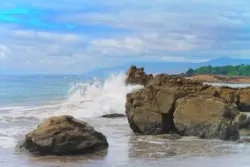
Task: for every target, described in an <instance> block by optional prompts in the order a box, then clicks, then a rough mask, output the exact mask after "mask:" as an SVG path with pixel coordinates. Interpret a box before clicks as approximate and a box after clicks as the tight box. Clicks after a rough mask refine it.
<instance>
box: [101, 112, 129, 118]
mask: <svg viewBox="0 0 250 167" xmlns="http://www.w3.org/2000/svg"><path fill="white" fill-rule="evenodd" d="M101 117H103V118H122V117H126V115H125V114H118V113H115V114H105V115H102V116H101Z"/></svg>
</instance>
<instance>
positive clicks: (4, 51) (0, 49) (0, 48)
mask: <svg viewBox="0 0 250 167" xmlns="http://www.w3.org/2000/svg"><path fill="white" fill-rule="evenodd" d="M9 53H10V51H9V49H8V48H7V47H6V46H4V45H0V60H1V59H4V58H6V57H7V56H8V54H9Z"/></svg>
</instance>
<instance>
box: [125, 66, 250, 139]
mask: <svg viewBox="0 0 250 167" xmlns="http://www.w3.org/2000/svg"><path fill="white" fill-rule="evenodd" d="M138 69H140V68H136V67H133V70H138ZM130 71H131V69H130ZM139 71H143V75H141V76H142V78H141V79H139V78H140V77H137V80H141V81H144V78H145V76H148V75H147V74H145V73H144V70H139ZM129 73H130V72H129ZM134 73H136V72H134ZM131 76H133V75H128V78H127V84H130V82H129V81H131V80H132V79H131ZM138 76H139V75H138ZM132 78H133V77H132ZM143 84H144V88H143V89H140V90H138V91H136V92H132V93H129V94H128V95H127V102H126V115H127V118H128V122H129V124H130V127H131V128H132V130H133V131H134V132H136V133H140V134H162V133H172V132H173V133H179V134H181V135H188V136H189V135H194V136H199V137H202V138H219V139H223V140H235V139H237V138H238V137H239V129H238V128H239V127H238V126H239V123H238V122H236V121H235V117H236V115H238V114H239V110H243V109H244V111H247V110H248V102H249V101H248V97H249V99H250V93H249V94H248V93H247V92H248V90H250V89H249V88H245V89H233V88H229V87H214V86H210V85H204V84H203V83H201V82H198V81H194V80H189V79H186V78H184V77H182V76H178V75H167V74H159V75H155V76H153V77H152V78H151V79H150V80H148V81H147V82H143ZM194 104H195V105H194ZM203 105H204V108H203V107H201V106H203ZM192 107H193V108H192ZM209 107H210V108H209ZM249 109H250V108H249ZM249 111H250V110H249ZM192 112H193V114H194V116H193V117H192V115H190V117H189V116H188V115H189V114H191V113H192ZM208 113H210V114H211V115H209V114H208ZM185 114H187V116H185ZM199 114H200V115H199ZM225 114H229V115H230V117H228V115H225ZM181 115H182V116H181ZM195 115H199V118H200V119H199V118H197V116H195ZM182 117H183V120H181V118H182ZM207 119H208V120H210V121H211V122H209V123H208V122H206V121H203V122H202V121H201V120H207ZM199 121H201V122H199ZM181 122H182V123H181ZM190 122H191V123H190Z"/></svg>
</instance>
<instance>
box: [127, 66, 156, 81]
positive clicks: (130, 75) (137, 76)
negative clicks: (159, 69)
mask: <svg viewBox="0 0 250 167" xmlns="http://www.w3.org/2000/svg"><path fill="white" fill-rule="evenodd" d="M152 78H153V75H147V74H146V73H145V72H144V68H143V67H142V68H137V67H136V66H131V67H130V69H129V70H128V72H127V78H126V81H125V82H126V84H133V85H146V84H147V83H148V82H149V81H150V80H151V79H152Z"/></svg>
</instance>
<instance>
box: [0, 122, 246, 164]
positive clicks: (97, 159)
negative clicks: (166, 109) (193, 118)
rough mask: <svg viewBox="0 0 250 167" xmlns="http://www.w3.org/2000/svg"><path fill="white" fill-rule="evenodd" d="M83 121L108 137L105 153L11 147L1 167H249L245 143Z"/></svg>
mask: <svg viewBox="0 0 250 167" xmlns="http://www.w3.org/2000/svg"><path fill="white" fill-rule="evenodd" d="M85 121H87V122H88V123H90V124H91V125H93V126H94V127H95V128H96V129H97V130H99V131H101V132H102V133H104V134H105V135H106V136H107V138H108V141H109V144H110V146H109V148H108V150H107V151H103V152H101V153H97V154H92V155H85V156H72V157H69V156H66V157H65V156H64V157H53V156H52V157H33V156H31V155H27V154H24V153H18V152H15V149H14V146H13V147H7V148H1V147H0V165H1V166H4V167H17V166H18V167H80V166H84V167H102V166H103V167H113V166H114V167H116V166H117V167H138V166H143V167H151V166H156V167H166V166H169V167H172V166H174V167H178V166H186V167H201V166H202V167H208V166H212V167H221V166H230V167H245V166H250V159H249V154H250V145H249V144H247V143H235V142H225V141H219V140H201V139H197V138H195V137H185V138H182V139H179V140H168V139H166V137H165V136H164V135H159V136H140V135H135V134H133V133H132V132H131V130H130V128H129V125H128V123H127V120H126V118H117V119H108V118H92V119H85ZM34 127H35V125H34ZM30 129H32V127H30ZM18 138H20V137H18Z"/></svg>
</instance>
